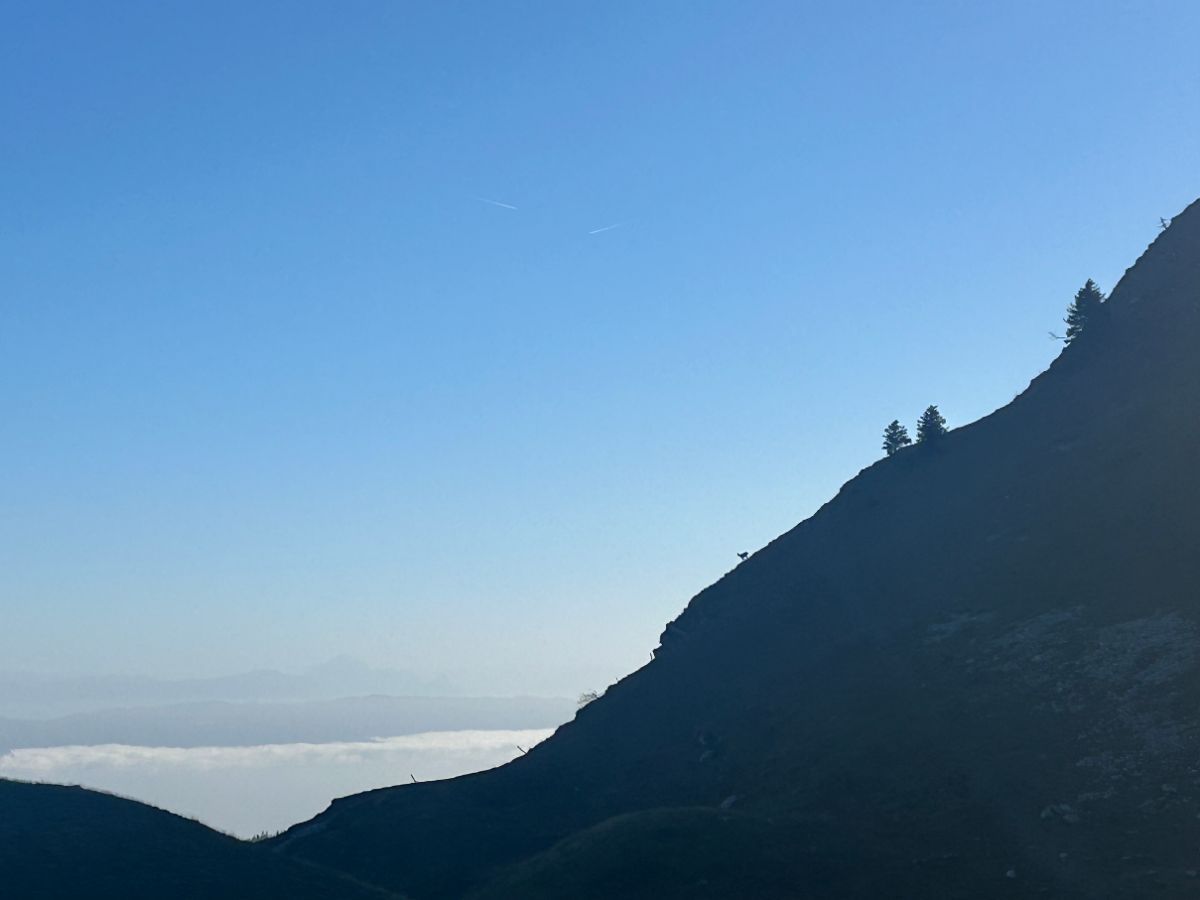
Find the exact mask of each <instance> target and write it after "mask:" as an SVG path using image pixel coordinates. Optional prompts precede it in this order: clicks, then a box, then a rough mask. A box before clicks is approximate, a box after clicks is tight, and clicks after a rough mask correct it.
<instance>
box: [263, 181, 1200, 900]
mask: <svg viewBox="0 0 1200 900" xmlns="http://www.w3.org/2000/svg"><path fill="white" fill-rule="evenodd" d="M1107 313H1108V315H1107V316H1106V317H1105V319H1104V321H1098V322H1096V323H1095V324H1093V325H1092V326H1090V327H1089V330H1088V332H1087V333H1086V334H1085V336H1084V338H1083V339H1081V340H1080V341H1078V342H1076V343H1075V344H1074V345H1072V346H1070V347H1069V348H1067V349H1066V350H1065V351H1064V353H1063V354H1062V355H1061V357H1060V358H1059V359H1058V360H1057V361H1056V362H1055V363H1054V365H1053V366H1051V368H1050V369H1049V371H1048V372H1046V373H1044V374H1043V375H1041V376H1039V377H1038V378H1037V379H1036V380H1035V381H1034V382H1033V383H1032V384H1031V385H1030V387H1029V389H1028V390H1027V391H1025V392H1024V393H1023V394H1022V395H1021V396H1020V397H1019V398H1018V399H1017V400H1015V401H1014V402H1013V403H1011V404H1010V405H1008V406H1006V407H1005V408H1003V409H1001V410H999V411H998V412H996V413H994V414H993V415H991V416H989V417H987V418H985V419H983V420H981V421H979V422H976V423H975V424H973V425H970V426H968V427H965V428H962V429H959V430H957V431H954V432H951V433H950V434H949V435H948V436H947V437H945V438H944V439H943V440H942V441H941V442H940V444H938V445H935V446H928V447H917V448H912V449H908V450H905V451H902V452H901V453H899V454H898V455H896V456H895V457H892V458H890V459H886V460H882V461H880V462H879V463H878V464H876V465H874V466H872V467H870V468H868V469H867V470H865V471H863V472H862V473H861V474H860V475H859V476H858V477H856V478H855V479H853V480H852V481H851V482H849V483H848V484H847V485H846V486H845V487H844V488H843V489H842V491H841V492H840V493H839V494H838V496H837V497H836V498H834V499H833V500H832V501H831V502H829V503H828V504H827V505H826V506H825V507H823V508H822V509H821V510H820V511H819V512H818V513H817V514H816V515H814V516H813V517H812V518H810V519H809V520H808V521H806V522H804V523H802V524H801V525H799V526H797V527H796V528H795V529H793V530H792V531H790V532H788V533H787V534H785V535H783V536H782V537H780V538H779V539H777V540H776V541H774V542H773V543H772V544H771V545H770V546H768V547H767V548H766V549H764V550H763V551H762V552H760V553H758V554H756V555H755V556H754V557H752V558H751V559H750V560H749V561H748V562H746V563H744V564H743V565H741V566H739V567H738V568H737V569H735V570H734V571H732V572H731V573H730V574H729V575H727V576H726V577H724V578H723V579H721V580H720V581H719V582H717V583H716V584H714V585H713V586H711V587H710V588H708V589H707V590H705V591H703V592H702V593H701V594H699V595H698V596H697V597H696V598H695V599H693V600H692V602H691V603H690V604H689V606H688V607H687V609H686V610H685V612H684V613H683V614H682V615H681V616H680V617H679V618H678V619H677V620H676V621H675V622H674V623H672V625H671V626H670V627H669V628H668V629H667V631H666V632H665V633H664V635H663V644H662V647H661V648H660V649H659V651H658V653H657V658H656V659H655V660H654V661H653V662H652V663H651V664H649V665H647V666H646V667H644V668H643V669H642V670H640V671H638V672H636V673H634V674H633V675H631V676H629V677H628V678H626V679H624V680H623V681H622V682H620V683H619V684H617V685H615V686H614V687H612V688H611V689H610V690H609V691H608V692H607V694H606V695H605V696H604V697H603V698H602V699H601V700H599V701H597V702H595V703H592V704H591V705H590V706H588V707H586V708H585V709H584V710H582V711H581V712H580V714H579V715H578V716H577V718H576V720H575V721H574V722H572V723H571V724H568V725H565V726H563V727H562V728H560V729H559V730H558V732H557V733H556V735H555V736H554V737H553V738H552V739H550V740H548V741H546V742H545V743H543V744H542V745H540V746H538V747H537V748H536V749H534V750H533V751H532V752H530V753H529V754H528V755H527V756H525V757H522V758H521V759H519V760H517V761H516V762H514V763H512V764H510V765H508V766H504V767H502V768H500V769H497V770H493V771H491V772H486V773H482V774H478V775H473V776H467V777H463V778H458V779H454V780H451V781H446V782H440V783H427V784H416V785H405V786H403V787H399V788H393V789H388V790H382V791H374V792H371V793H367V794H362V795H359V796H355V797H350V798H346V799H344V800H339V801H336V802H335V803H334V804H333V805H332V807H331V808H330V809H329V810H328V811H327V812H326V813H324V814H322V815H321V816H319V817H317V818H316V819H315V820H313V821H312V822H311V823H308V824H305V825H301V826H297V827H296V828H293V829H292V830H291V831H289V832H288V833H287V834H286V835H284V836H283V837H282V838H280V839H278V840H277V841H275V842H274V844H273V846H274V848H275V849H276V850H277V851H278V852H279V854H280V855H281V856H285V857H290V858H294V859H302V860H308V861H312V862H315V863H319V864H321V865H324V866H328V867H330V868H336V869H339V870H341V871H345V872H348V873H352V874H354V875H355V876H356V877H359V878H361V879H363V880H365V881H369V882H372V883H375V884H378V885H382V886H386V887H388V888H391V889H395V890H400V891H403V892H405V893H407V894H409V895H410V896H411V897H413V898H416V900H449V898H460V897H464V896H469V895H472V894H475V895H477V896H479V897H487V898H501V897H503V898H517V897H519V898H536V897H547V898H548V897H573V898H579V897H614V898H615V897H621V898H634V897H646V898H649V897H654V898H671V897H709V896H711V897H756V898H765V897H871V898H878V897H939V898H940V897H963V898H966V897H1024V896H1052V897H1144V896H1170V897H1176V896H1193V895H1196V896H1200V878H1198V877H1197V871H1198V870H1200V643H1198V641H1200V352H1198V350H1200V204H1194V205H1193V206H1192V207H1190V208H1189V209H1188V210H1187V211H1185V212H1184V213H1182V214H1181V215H1180V216H1178V217H1177V218H1176V220H1175V221H1174V223H1173V224H1172V225H1171V227H1170V228H1169V229H1168V230H1167V231H1165V232H1164V233H1163V234H1161V235H1160V236H1159V238H1158V239H1157V240H1156V241H1155V243H1154V244H1153V245H1152V246H1151V248H1150V249H1149V250H1148V251H1147V252H1146V253H1145V254H1144V256H1143V257H1142V258H1141V259H1140V260H1139V261H1138V263H1137V264H1136V265H1135V266H1134V267H1133V268H1132V269H1130V270H1129V271H1128V272H1127V273H1126V275H1125V277H1124V278H1123V280H1122V281H1121V283H1120V285H1119V286H1118V287H1117V288H1116V289H1115V290H1114V291H1113V293H1112V297H1111V300H1110V301H1109V303H1108V305H1107ZM947 377H951V376H950V375H949V374H948V376H947Z"/></svg>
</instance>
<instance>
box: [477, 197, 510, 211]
mask: <svg viewBox="0 0 1200 900" xmlns="http://www.w3.org/2000/svg"><path fill="white" fill-rule="evenodd" d="M475 199H476V200H482V201H483V202H484V203H490V204H492V206H499V207H500V208H501V209H516V208H517V207H515V206H513V205H512V204H511V203H501V202H500V201H499V200H491V199H489V198H487V197H476V198H475Z"/></svg>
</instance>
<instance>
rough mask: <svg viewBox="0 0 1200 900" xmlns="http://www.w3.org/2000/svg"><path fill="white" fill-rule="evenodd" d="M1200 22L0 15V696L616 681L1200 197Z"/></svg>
mask: <svg viewBox="0 0 1200 900" xmlns="http://www.w3.org/2000/svg"><path fill="white" fill-rule="evenodd" d="M1198 41H1200V4H1196V3H1195V2H1192V0H1182V2H1174V3H1153V2H1143V0H1138V2H1120V3H1101V2H1095V0H1089V2H1081V3H1075V4H1067V3H1046V2H1031V3H1017V2H1006V3H996V4H982V3H960V2H947V3H933V2H929V3H911V4H908V3H906V4H897V3H893V2H890V0H889V2H880V3H855V4H851V3H844V4H843V3H805V2H797V0H781V2H745V0H737V2H695V0H687V2H641V0H639V2H551V0H546V2H541V3H512V2H491V0H488V2H475V3H446V2H432V0H431V2H427V3H409V2H397V0H391V2H385V0H377V2H338V3H332V2H329V3H309V2H296V0H288V2H278V3H276V2H262V0H256V2H252V3H247V2H244V0H237V2H218V0H211V2H206V3H194V4H185V3H174V2H166V3H164V2H161V0H153V2H133V0H123V2H120V3H107V4H100V3H90V2H83V0H77V2H72V3H55V2H50V0H36V2H35V0H29V2H5V3H2V4H0V410H2V414H0V472H2V473H3V474H2V475H0V592H2V593H0V619H2V625H0V668H9V669H15V668H28V669H34V670H41V671H64V672H87V671H143V672H148V673H154V674H164V675H178V674H209V673H219V672H228V671H234V670H239V669H246V668H254V667H260V666H275V667H300V666H305V665H308V664H310V663H314V662H317V661H319V660H321V659H322V658H325V657H329V656H333V655H335V654H341V653H348V654H352V655H355V656H357V657H360V658H362V659H364V660H366V661H368V662H370V663H372V664H375V665H389V666H398V667H412V668H415V669H418V670H422V671H429V672H433V671H450V672H459V673H465V674H464V675H463V677H465V678H469V679H474V680H475V683H480V682H483V683H485V684H487V685H488V686H490V687H491V688H492V689H494V690H496V691H510V690H522V689H528V690H543V691H548V690H575V689H579V688H581V687H586V686H595V687H602V686H603V682H604V681H605V680H606V679H610V678H613V677H615V676H617V675H618V674H620V673H622V672H624V671H626V670H628V669H630V668H632V667H635V666H637V665H640V664H641V663H642V662H644V661H646V660H647V659H648V658H649V651H650V649H651V648H652V647H653V646H654V645H655V643H656V638H657V635H658V633H659V631H660V630H661V628H662V625H663V624H664V623H665V622H666V621H667V620H668V619H669V618H671V617H672V616H674V615H675V614H676V613H677V612H678V611H679V609H680V608H681V607H682V606H683V605H684V603H685V602H686V601H687V600H688V598H689V597H690V596H691V595H692V594H693V593H695V592H696V591H697V590H699V589H700V588H702V587H703V586H704V585H706V584H707V583H709V582H710V581H712V580H713V579H714V578H715V577H717V576H719V575H720V574H721V573H722V572H724V571H725V570H726V569H728V568H729V567H730V566H731V565H732V564H733V563H735V562H736V559H735V557H734V553H735V552H736V551H739V550H748V549H754V548H756V547H759V546H761V545H762V544H764V543H765V542H766V541H768V540H769V539H771V538H772V537H774V536H775V535H776V534H778V533H779V532H781V531H783V530H785V529H787V528H789V527H790V526H792V525H793V524H794V523H796V522H797V521H799V520H800V519H802V518H804V517H806V516H807V515H809V514H810V513H811V512H812V511H813V510H814V509H815V508H816V507H817V506H818V505H819V504H820V503H822V502H823V501H824V500H826V499H827V498H828V497H829V496H831V495H832V494H833V493H834V492H835V490H836V489H837V487H838V486H839V485H840V484H841V483H842V482H843V481H845V480H846V479H847V478H848V477H850V476H852V475H853V474H854V473H855V472H857V471H858V470H859V469H860V468H861V467H862V466H863V465H865V464H867V463H869V462H870V461H871V460H873V459H874V458H876V457H877V456H879V455H880V453H879V450H878V446H879V440H880V432H881V430H882V427H883V425H884V424H885V423H886V422H888V421H889V420H891V419H892V418H893V417H900V418H901V419H903V420H906V421H908V422H909V423H910V425H911V422H912V421H913V420H914V419H915V417H916V415H917V414H918V413H919V412H920V410H921V409H922V408H923V407H924V406H925V405H926V404H928V403H939V404H940V405H941V407H942V410H943V412H944V413H945V414H946V416H947V417H948V419H949V420H950V422H951V424H952V425H957V424H962V423H965V422H966V421H969V420H971V419H974V418H977V417H978V416H980V415H982V414H984V413H986V412H988V411H990V410H991V409H992V408H994V407H996V406H997V405H1000V404H1003V403H1005V402H1007V401H1008V400H1010V399H1011V398H1012V396H1013V395H1014V394H1015V393H1016V392H1017V391H1019V390H1020V389H1022V388H1023V387H1024V386H1025V384H1027V382H1028V380H1029V379H1030V378H1031V377H1032V376H1033V375H1034V374H1035V373H1036V372H1037V371H1039V370H1040V369H1041V368H1043V367H1044V366H1045V364H1046V363H1047V362H1048V361H1049V360H1050V359H1051V357H1052V356H1053V355H1054V354H1055V353H1056V352H1057V347H1056V345H1055V344H1053V343H1052V342H1051V341H1050V340H1049V339H1048V338H1047V336H1046V333H1047V331H1048V330H1050V329H1055V330H1061V328H1062V325H1061V317H1062V313H1063V309H1064V307H1065V305H1066V303H1067V302H1068V300H1069V299H1070V297H1071V295H1072V294H1073V293H1074V291H1075V289H1076V288H1077V287H1078V286H1079V285H1080V284H1081V283H1082V282H1083V280H1084V279H1085V278H1087V277H1093V278H1095V279H1097V280H1098V281H1099V282H1100V284H1101V285H1102V287H1104V288H1105V289H1108V288H1110V287H1111V286H1112V284H1113V282H1114V281H1115V279H1116V278H1117V277H1118V276H1119V274H1120V273H1121V271H1122V270H1123V269H1124V268H1125V267H1126V266H1128V265H1129V264H1131V263H1132V262H1133V260H1134V259H1135V258H1136V256H1137V255H1138V254H1139V253H1140V252H1141V251H1142V249H1143V248H1144V247H1145V245H1146V244H1147V243H1148V242H1149V241H1150V240H1151V239H1152V238H1153V237H1154V234H1155V232H1156V230H1157V222H1158V217H1159V216H1170V215H1171V214H1172V213H1174V212H1176V211H1178V210H1179V209H1180V208H1182V207H1183V206H1184V205H1185V204H1186V203H1188V202H1189V201H1191V200H1192V199H1194V198H1195V197H1196V196H1197V195H1200V177H1198V174H1200V170H1198V168H1197V160H1200V55H1198V54H1197V53H1196V46H1197V43H1198ZM493 201H494V202H493ZM511 207H515V208H511ZM614 225H615V226H617V227H612V228H610V227H608V226H614Z"/></svg>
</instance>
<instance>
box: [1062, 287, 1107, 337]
mask: <svg viewBox="0 0 1200 900" xmlns="http://www.w3.org/2000/svg"><path fill="white" fill-rule="evenodd" d="M1103 303H1104V294H1102V293H1101V292H1100V288H1099V287H1097V286H1096V282H1094V281H1092V279H1090V278H1089V279H1088V280H1087V282H1086V283H1085V284H1084V285H1083V287H1081V288H1080V289H1079V290H1078V291H1076V292H1075V299H1074V300H1072V301H1071V305H1070V306H1069V307H1067V317H1066V319H1064V320H1063V321H1065V322H1066V323H1067V336H1066V338H1065V340H1066V342H1067V343H1068V344H1070V343H1072V342H1073V341H1076V340H1078V339H1079V336H1080V335H1081V334H1083V331H1084V329H1085V328H1087V326H1088V325H1089V324H1091V323H1093V322H1095V321H1096V320H1097V319H1098V318H1099V317H1100V315H1101V312H1102V309H1103Z"/></svg>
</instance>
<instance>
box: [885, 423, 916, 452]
mask: <svg viewBox="0 0 1200 900" xmlns="http://www.w3.org/2000/svg"><path fill="white" fill-rule="evenodd" d="M911 443H912V438H910V437H909V436H908V429H907V428H905V427H904V426H903V425H901V424H900V420H899V419H892V424H891V425H889V426H888V427H887V428H885V429H883V449H884V450H886V451H887V455H888V456H891V455H892V454H893V453H895V452H896V451H897V450H900V449H901V448H903V447H907V446H908V445H909V444H911Z"/></svg>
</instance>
